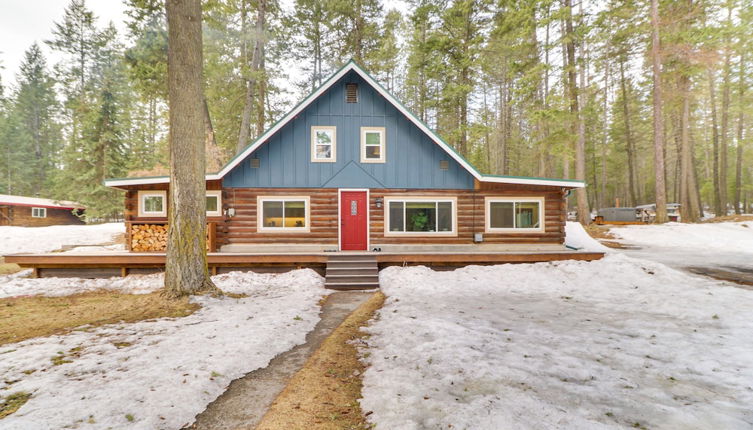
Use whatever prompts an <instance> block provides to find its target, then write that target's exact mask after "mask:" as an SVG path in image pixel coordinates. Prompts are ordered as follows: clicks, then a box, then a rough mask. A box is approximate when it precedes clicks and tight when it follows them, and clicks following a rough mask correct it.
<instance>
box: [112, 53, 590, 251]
mask: <svg viewBox="0 0 753 430" xmlns="http://www.w3.org/2000/svg"><path fill="white" fill-rule="evenodd" d="M169 182H170V178H169V177H167V176H165V177H144V178H119V179H109V180H107V181H106V182H105V184H106V185H107V186H110V187H114V188H118V189H122V190H124V191H125V220H126V231H127V233H126V245H127V247H128V249H129V250H131V251H164V246H165V240H164V238H165V236H164V231H165V225H166V223H167V212H168V210H170V208H169V207H168V198H167V196H168V189H169V185H170V184H169ZM584 186H585V184H584V183H583V182H582V181H575V180H568V179H552V178H533V177H519V176H498V175H488V174H482V173H481V172H479V171H478V170H477V169H476V168H474V167H473V166H472V165H471V164H470V163H469V162H468V161H467V160H466V159H465V158H463V157H462V156H461V155H460V154H459V153H458V152H456V151H455V150H454V149H453V148H452V147H451V146H450V145H448V144H447V143H446V142H445V141H444V140H442V138H440V136H438V135H437V133H436V132H434V131H433V130H432V129H430V128H429V126H428V125H427V124H425V123H424V122H422V121H421V120H419V119H418V118H417V117H416V116H415V115H414V114H413V113H411V112H410V111H409V110H408V109H407V108H406V107H405V106H404V105H403V104H402V103H400V101H399V100H397V99H396V98H395V96H394V95H392V94H391V93H390V92H389V91H387V90H386V89H385V88H383V87H382V86H381V85H380V84H379V83H377V82H376V80H374V78H372V77H371V76H370V75H369V74H368V73H367V72H366V71H364V69H363V68H361V67H360V66H359V65H358V64H356V63H355V62H353V61H350V62H348V63H347V64H345V65H344V66H343V67H342V68H340V69H339V70H338V71H337V72H335V73H334V74H333V75H332V76H330V77H329V78H328V79H327V80H326V81H325V82H324V83H323V84H322V85H321V86H320V87H319V88H318V89H316V90H315V91H313V92H312V93H311V94H309V95H308V96H307V97H306V98H305V99H304V100H303V101H301V102H300V103H299V104H298V105H297V106H295V107H294V108H293V109H292V110H291V111H289V112H288V113H287V114H286V115H285V116H284V117H282V118H281V119H280V120H279V121H277V122H276V123H275V124H274V125H272V126H271V127H270V128H269V129H267V130H266V131H265V132H264V133H263V134H261V135H260V136H259V137H258V138H257V139H255V140H254V141H253V142H251V143H250V144H249V145H248V146H247V147H246V148H245V149H244V150H243V151H241V152H240V153H239V154H238V155H237V156H236V157H234V158H233V159H232V160H230V161H229V162H228V163H227V164H226V165H225V166H224V167H223V168H222V169H221V170H220V171H219V172H217V173H214V174H207V175H206V189H207V191H206V202H207V204H206V211H207V213H206V214H207V222H208V227H209V228H208V246H209V248H210V251H220V252H228V253H250V252H255V253H260V252H270V253H273V252H295V251H299V252H326V251H382V252H420V251H422V250H423V251H427V252H510V251H517V252H540V251H558V250H564V249H565V247H564V240H565V221H566V208H567V202H566V198H567V195H568V193H569V192H570V191H571V190H572V189H574V188H581V187H584Z"/></svg>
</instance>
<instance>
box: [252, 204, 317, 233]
mask: <svg viewBox="0 0 753 430" xmlns="http://www.w3.org/2000/svg"><path fill="white" fill-rule="evenodd" d="M256 207H257V211H258V212H257V218H258V221H257V222H258V230H259V231H260V232H269V233H273V232H274V233H277V232H281V233H284V232H291V233H295V232H308V231H309V230H310V226H309V224H310V220H309V197H308V196H305V197H301V196H295V197H291V196H285V197H271V196H269V197H262V196H259V197H258V198H257V205H256Z"/></svg>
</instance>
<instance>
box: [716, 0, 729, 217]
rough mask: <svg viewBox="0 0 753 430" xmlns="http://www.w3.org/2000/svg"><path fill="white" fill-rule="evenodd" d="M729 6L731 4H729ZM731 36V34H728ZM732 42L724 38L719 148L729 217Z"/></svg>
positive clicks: (723, 196) (721, 196)
mask: <svg viewBox="0 0 753 430" xmlns="http://www.w3.org/2000/svg"><path fill="white" fill-rule="evenodd" d="M728 5H729V3H728ZM727 26H732V7H731V6H730V7H728V8H727ZM727 34H729V33H727ZM731 43H732V41H731V40H730V37H729V36H726V37H725V38H724V69H723V72H722V73H723V74H722V124H721V125H722V127H721V135H720V138H721V139H720V148H719V185H720V188H719V192H720V193H719V200H720V202H721V205H722V210H723V211H724V215H727V206H728V205H727V203H728V199H727V167H728V166H727V164H728V163H727V148H728V147H729V105H730V97H729V93H730V74H731V69H732V65H731V58H730V57H731V52H732V47H731V46H730V45H731Z"/></svg>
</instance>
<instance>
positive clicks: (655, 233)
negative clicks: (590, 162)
mask: <svg viewBox="0 0 753 430" xmlns="http://www.w3.org/2000/svg"><path fill="white" fill-rule="evenodd" d="M609 232H610V233H612V234H613V235H614V236H615V237H616V238H618V239H619V240H620V241H621V242H626V243H630V244H632V245H638V246H650V247H665V248H684V249H691V248H692V249H697V250H700V251H711V250H718V251H726V252H745V253H753V221H746V222H720V223H704V224H682V223H667V224H661V225H631V226H626V227H620V228H613V229H611V230H609Z"/></svg>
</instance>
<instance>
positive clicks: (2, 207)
mask: <svg viewBox="0 0 753 430" xmlns="http://www.w3.org/2000/svg"><path fill="white" fill-rule="evenodd" d="M85 210H86V208H85V207H84V206H83V205H81V204H79V203H75V202H68V201H60V200H51V199H42V198H38V197H24V196H13V195H8V194H0V226H18V227H44V226H49V225H67V224H84V221H83V220H82V219H81V216H82V215H83V214H84V211H85Z"/></svg>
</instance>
